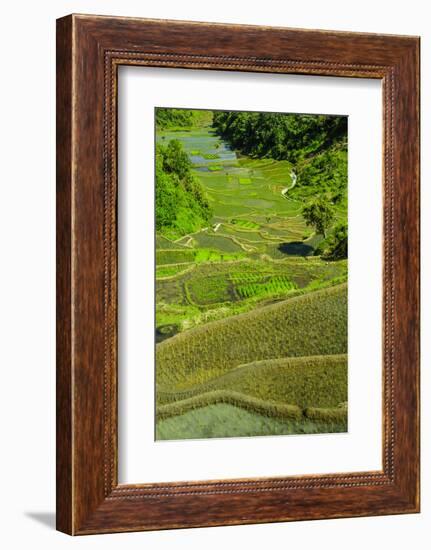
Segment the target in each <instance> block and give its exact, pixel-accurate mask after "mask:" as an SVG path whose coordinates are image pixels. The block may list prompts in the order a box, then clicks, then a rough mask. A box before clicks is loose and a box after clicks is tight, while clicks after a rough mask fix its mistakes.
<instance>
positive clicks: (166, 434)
mask: <svg viewBox="0 0 431 550" xmlns="http://www.w3.org/2000/svg"><path fill="white" fill-rule="evenodd" d="M346 430H347V420H346V418H344V419H342V420H327V421H322V420H317V419H313V420H311V419H308V418H303V419H301V420H295V419H288V418H287V419H281V418H274V417H267V416H264V415H261V414H258V413H255V412H250V411H248V410H243V409H241V408H239V407H235V406H233V405H230V404H226V403H219V404H216V405H209V406H206V407H203V408H201V409H195V410H191V411H189V412H187V413H185V414H181V415H179V416H175V417H172V418H167V419H166V420H161V421H160V422H158V423H157V426H156V439H158V440H163V439H165V440H167V439H171V440H173V439H203V438H208V437H251V436H259V435H290V434H319V433H334V432H345V431H346Z"/></svg>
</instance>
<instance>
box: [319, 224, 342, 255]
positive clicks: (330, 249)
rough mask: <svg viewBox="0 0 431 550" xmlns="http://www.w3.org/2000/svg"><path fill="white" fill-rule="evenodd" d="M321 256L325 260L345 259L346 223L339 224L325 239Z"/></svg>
mask: <svg viewBox="0 0 431 550" xmlns="http://www.w3.org/2000/svg"><path fill="white" fill-rule="evenodd" d="M323 256H324V258H325V259H327V260H342V259H345V258H347V223H343V222H342V223H339V224H338V225H337V226H336V227H335V229H334V231H333V233H332V234H331V235H330V236H329V237H328V239H327V246H326V247H325V250H324V253H323Z"/></svg>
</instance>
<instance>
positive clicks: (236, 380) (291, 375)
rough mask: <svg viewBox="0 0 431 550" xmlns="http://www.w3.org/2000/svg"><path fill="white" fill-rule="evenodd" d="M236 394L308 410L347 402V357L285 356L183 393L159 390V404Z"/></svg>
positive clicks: (237, 369)
mask: <svg viewBox="0 0 431 550" xmlns="http://www.w3.org/2000/svg"><path fill="white" fill-rule="evenodd" d="M227 390H230V391H235V392H238V393H241V394H243V395H247V396H251V397H255V398H257V399H263V400H269V401H272V402H277V403H291V404H295V405H298V406H299V407H300V408H301V409H305V408H307V407H321V408H332V407H337V406H338V405H339V404H340V403H343V402H345V401H347V355H321V356H317V357H285V358H282V359H269V360H263V361H256V362H253V363H249V364H247V365H241V366H240V367H237V368H235V369H233V370H231V371H229V372H227V373H226V374H224V375H222V376H220V377H218V378H215V379H212V380H210V381H209V382H207V383H205V384H199V385H197V386H194V387H193V388H190V389H188V390H183V391H177V392H172V391H166V390H165V391H163V389H162V388H158V391H157V402H158V403H159V404H160V405H164V404H167V403H173V402H178V401H182V400H185V399H190V398H192V397H194V396H197V395H202V394H208V393H210V392H213V391H227Z"/></svg>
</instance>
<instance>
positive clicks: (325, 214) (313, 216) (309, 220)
mask: <svg viewBox="0 0 431 550" xmlns="http://www.w3.org/2000/svg"><path fill="white" fill-rule="evenodd" d="M334 215H335V212H334V207H333V206H332V205H331V204H330V203H329V202H328V201H327V200H326V199H324V198H322V197H321V198H318V199H316V200H314V201H312V202H310V203H309V204H307V205H306V206H304V208H303V209H302V216H303V217H304V220H305V223H306V224H307V225H309V226H312V227H314V229H315V231H316V233H320V234H321V235H323V237H324V238H326V233H327V231H328V229H329V227H330V225H331V223H332V221H333V219H334Z"/></svg>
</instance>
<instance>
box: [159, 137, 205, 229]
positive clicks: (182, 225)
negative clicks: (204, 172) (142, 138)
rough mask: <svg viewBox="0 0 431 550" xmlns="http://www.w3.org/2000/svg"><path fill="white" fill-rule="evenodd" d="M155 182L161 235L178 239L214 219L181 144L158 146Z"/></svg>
mask: <svg viewBox="0 0 431 550" xmlns="http://www.w3.org/2000/svg"><path fill="white" fill-rule="evenodd" d="M156 182H157V185H156V230H157V231H158V232H159V233H160V234H162V235H164V236H166V237H169V238H178V237H181V236H182V235H186V234H187V233H192V232H193V231H197V230H198V229H200V228H201V227H203V226H204V225H206V224H207V223H208V221H209V220H210V218H211V215H212V213H211V208H210V206H209V203H208V199H207V197H206V195H205V191H204V189H203V187H202V185H201V184H200V182H199V181H198V180H197V179H196V177H195V176H194V175H193V174H192V171H191V162H190V160H189V157H188V155H187V154H186V153H185V151H184V149H183V147H182V145H181V143H180V142H179V141H178V140H171V141H170V142H169V143H168V145H166V146H165V145H160V144H158V145H157V148H156Z"/></svg>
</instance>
